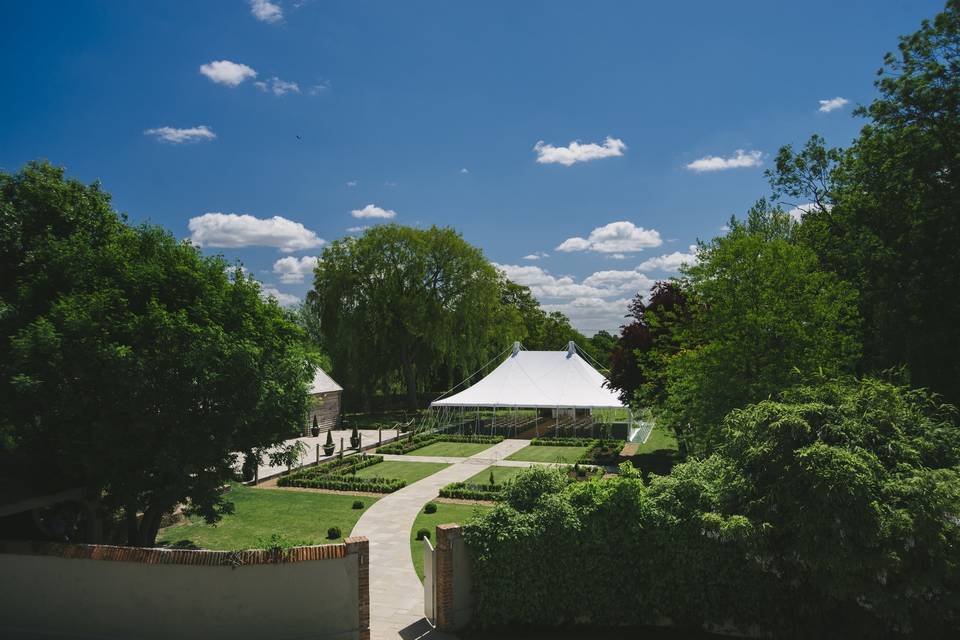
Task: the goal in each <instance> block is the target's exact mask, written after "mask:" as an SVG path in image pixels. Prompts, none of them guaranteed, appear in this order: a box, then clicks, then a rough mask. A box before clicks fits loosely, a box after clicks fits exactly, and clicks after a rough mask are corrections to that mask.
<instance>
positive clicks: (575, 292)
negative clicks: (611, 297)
mask: <svg viewBox="0 0 960 640" xmlns="http://www.w3.org/2000/svg"><path fill="white" fill-rule="evenodd" d="M493 266H495V267H496V268H498V269H500V270H501V271H503V272H504V273H505V274H506V276H507V277H508V278H510V280H512V281H513V282H516V283H517V284H522V285H525V286H528V287H530V291H531V292H532V293H533V295H535V296H537V297H538V298H569V297H574V296H603V295H606V293H607V292H605V291H602V290H600V289H598V288H596V287H590V286H586V285H583V284H578V283H577V282H576V281H575V280H574V279H573V278H572V277H570V276H560V277H559V278H558V277H556V276H552V275H550V274H549V273H548V272H547V271H545V270H543V269H541V268H540V267H535V266H533V265H517V264H496V263H494V265H493Z"/></svg>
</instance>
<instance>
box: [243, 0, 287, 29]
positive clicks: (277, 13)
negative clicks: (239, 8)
mask: <svg viewBox="0 0 960 640" xmlns="http://www.w3.org/2000/svg"><path fill="white" fill-rule="evenodd" d="M250 13H251V14H253V17H254V18H256V19H257V20H259V21H260V22H268V23H270V24H276V23H277V22H280V21H281V20H283V9H281V8H280V5H279V4H277V3H275V2H270V0H250Z"/></svg>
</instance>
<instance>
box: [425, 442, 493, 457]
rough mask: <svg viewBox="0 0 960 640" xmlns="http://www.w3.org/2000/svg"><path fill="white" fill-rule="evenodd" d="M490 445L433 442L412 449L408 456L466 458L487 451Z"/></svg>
mask: <svg viewBox="0 0 960 640" xmlns="http://www.w3.org/2000/svg"><path fill="white" fill-rule="evenodd" d="M492 446H493V445H492V444H483V443H479V442H434V443H433V444H428V445H427V446H425V447H420V448H419V449H414V450H413V451H411V452H409V453H408V454H407V455H409V456H438V457H450V458H468V457H470V456H472V455H474V454H476V453H480V452H481V451H483V450H484V449H489V448H490V447H492Z"/></svg>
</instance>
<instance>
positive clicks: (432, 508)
mask: <svg viewBox="0 0 960 640" xmlns="http://www.w3.org/2000/svg"><path fill="white" fill-rule="evenodd" d="M423 512H424V513H436V512H437V503H436V502H428V503H427V504H425V505H424V506H423Z"/></svg>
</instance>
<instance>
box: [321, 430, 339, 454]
mask: <svg viewBox="0 0 960 640" xmlns="http://www.w3.org/2000/svg"><path fill="white" fill-rule="evenodd" d="M336 448H337V446H336V445H335V444H333V430H332V429H331V430H328V431H327V441H326V442H325V443H323V455H325V456H332V455H333V451H334V449H336Z"/></svg>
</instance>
